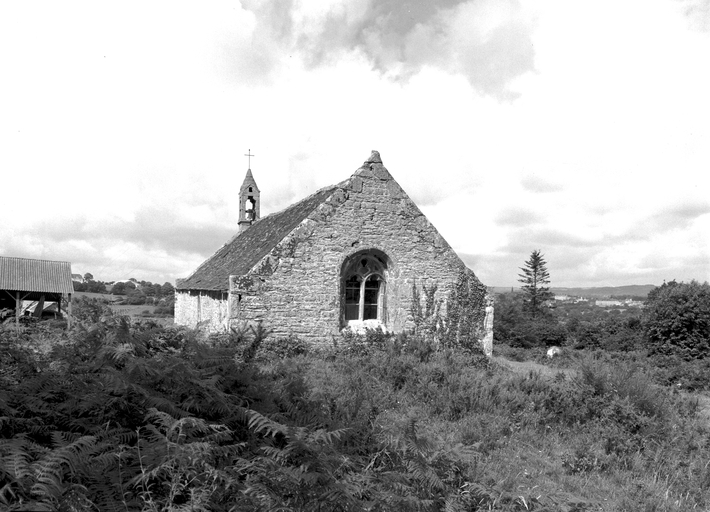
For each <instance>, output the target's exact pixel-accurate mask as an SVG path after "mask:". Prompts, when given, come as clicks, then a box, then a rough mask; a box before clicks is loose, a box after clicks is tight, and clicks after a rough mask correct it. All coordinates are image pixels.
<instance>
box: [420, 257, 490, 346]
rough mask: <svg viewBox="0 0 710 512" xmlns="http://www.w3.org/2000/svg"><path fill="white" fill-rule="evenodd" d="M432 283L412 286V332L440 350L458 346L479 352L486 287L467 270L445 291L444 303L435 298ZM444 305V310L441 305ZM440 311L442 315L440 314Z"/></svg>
mask: <svg viewBox="0 0 710 512" xmlns="http://www.w3.org/2000/svg"><path fill="white" fill-rule="evenodd" d="M438 289H439V287H438V285H437V284H436V283H434V284H431V285H430V286H428V287H427V286H426V285H425V284H424V285H422V288H421V292H420V291H419V289H418V287H417V284H416V283H413V284H412V307H411V311H410V314H411V316H412V318H413V321H414V325H415V332H416V333H417V334H422V335H424V336H426V337H431V338H432V339H435V340H436V342H437V343H439V344H441V346H443V347H448V348H453V347H460V348H465V349H468V350H474V351H476V352H480V351H481V350H482V349H481V345H480V343H479V341H480V340H481V339H482V338H483V319H484V317H485V298H486V287H485V286H483V285H482V284H481V282H480V281H479V280H478V279H477V278H476V276H475V275H473V273H472V272H470V271H463V272H461V273H460V274H459V277H458V279H457V281H456V282H455V283H453V284H452V285H451V286H450V287H449V289H448V295H447V297H446V301H445V302H444V300H443V299H442V298H438V299H437V298H436V292H437V291H438ZM444 304H445V308H442V306H443V305H444ZM442 309H443V310H444V312H443V313H442Z"/></svg>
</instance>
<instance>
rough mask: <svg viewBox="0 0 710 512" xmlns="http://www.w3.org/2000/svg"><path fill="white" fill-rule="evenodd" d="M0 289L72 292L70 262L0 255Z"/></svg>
mask: <svg viewBox="0 0 710 512" xmlns="http://www.w3.org/2000/svg"><path fill="white" fill-rule="evenodd" d="M0 290H14V291H23V292H43V293H74V286H73V285H72V278H71V263H69V262H68V261H48V260H32V259H27V258H13V257H7V256H0Z"/></svg>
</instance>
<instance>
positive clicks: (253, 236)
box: [175, 185, 337, 291]
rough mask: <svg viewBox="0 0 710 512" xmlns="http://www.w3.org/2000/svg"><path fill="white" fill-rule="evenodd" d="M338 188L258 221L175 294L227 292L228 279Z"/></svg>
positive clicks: (242, 271) (251, 263) (246, 269)
mask: <svg viewBox="0 0 710 512" xmlns="http://www.w3.org/2000/svg"><path fill="white" fill-rule="evenodd" d="M336 188H337V186H335V185H333V186H331V187H326V188H323V189H321V190H319V191H318V192H316V193H315V194H312V195H310V196H308V197H307V198H305V199H303V200H302V201H300V202H298V203H296V204H294V205H291V206H289V207H288V208H286V209H285V210H282V211H280V212H278V213H273V214H271V215H268V216H266V217H263V218H261V219H259V220H257V221H256V222H255V223H254V224H252V225H251V226H250V227H249V228H247V229H246V230H244V231H241V232H240V233H238V234H237V235H236V236H235V237H234V238H232V239H231V240H230V241H229V242H227V243H226V244H225V245H224V246H223V247H222V248H221V249H219V250H218V251H217V252H216V253H215V254H214V255H213V256H212V257H211V258H209V259H208V260H207V261H205V262H204V263H203V264H202V265H200V266H199V267H198V268H197V270H195V271H194V272H193V273H192V274H191V275H190V276H189V277H188V278H186V279H185V280H183V281H180V282H178V283H177V284H176V286H175V288H176V289H178V290H211V291H226V290H228V289H229V276H230V275H244V274H246V273H247V272H249V270H251V268H252V267H253V266H254V265H256V264H257V263H258V262H259V261H260V260H261V258H263V257H264V256H266V255H267V254H268V253H269V252H270V251H271V250H272V249H273V248H274V247H276V245H277V244H278V243H279V242H280V241H281V240H283V239H284V237H285V236H286V235H288V234H289V233H290V232H291V231H293V230H294V229H295V228H296V227H297V226H298V225H299V224H300V223H301V222H302V221H303V220H304V219H305V218H306V217H308V215H310V214H311V212H313V211H314V210H315V209H316V208H318V206H320V205H321V204H322V203H323V202H324V201H325V200H326V199H327V198H328V197H329V196H330V194H331V193H332V192H333V191H334V190H335V189H336Z"/></svg>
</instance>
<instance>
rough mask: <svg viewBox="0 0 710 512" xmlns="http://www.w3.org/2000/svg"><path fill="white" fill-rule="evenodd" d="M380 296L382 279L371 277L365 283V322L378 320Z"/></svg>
mask: <svg viewBox="0 0 710 512" xmlns="http://www.w3.org/2000/svg"><path fill="white" fill-rule="evenodd" d="M379 294H380V279H379V277H377V276H371V277H370V278H368V280H367V281H365V297H364V306H365V307H364V310H363V315H362V316H363V318H362V319H363V320H376V319H377V299H378V298H379Z"/></svg>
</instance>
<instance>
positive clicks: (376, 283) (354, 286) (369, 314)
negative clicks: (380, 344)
mask: <svg viewBox="0 0 710 512" xmlns="http://www.w3.org/2000/svg"><path fill="white" fill-rule="evenodd" d="M387 259H388V258H387V256H386V255H385V254H384V253H383V252H381V251H376V250H372V251H364V252H359V253H357V254H354V255H352V256H350V257H349V258H348V259H347V260H345V262H344V263H343V268H342V274H341V279H342V306H343V307H342V312H343V315H342V317H343V322H342V323H343V326H344V327H345V326H347V325H351V324H353V323H359V322H362V321H365V320H374V321H380V322H381V323H384V322H385V304H384V302H385V301H384V297H385V285H386V281H385V275H386V271H387Z"/></svg>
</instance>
